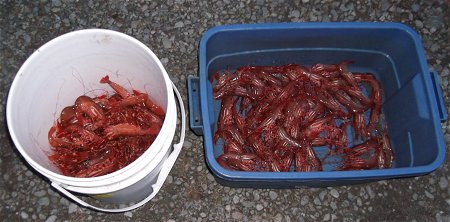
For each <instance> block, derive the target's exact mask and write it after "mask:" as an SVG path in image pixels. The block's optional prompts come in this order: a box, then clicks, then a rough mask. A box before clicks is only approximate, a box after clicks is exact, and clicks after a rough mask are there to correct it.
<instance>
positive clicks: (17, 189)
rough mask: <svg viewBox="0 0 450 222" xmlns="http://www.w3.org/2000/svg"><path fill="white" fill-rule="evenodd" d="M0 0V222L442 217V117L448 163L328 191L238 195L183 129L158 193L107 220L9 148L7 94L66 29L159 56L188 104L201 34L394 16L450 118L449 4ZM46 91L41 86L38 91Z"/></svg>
mask: <svg viewBox="0 0 450 222" xmlns="http://www.w3.org/2000/svg"><path fill="white" fill-rule="evenodd" d="M340 2H341V1H334V0H320V1H312V0H311V1H310V0H302V1H287V0H284V1H283V0H282V1H264V0H257V1H251V0H248V1H229V0H212V1H205V0H202V1H193V0H168V1H140V0H139V1H138V0H136V1H110V2H107V1H93V0H88V1H78V0H53V1H8V0H6V1H0V114H1V115H0V116H1V117H2V118H0V123H1V126H2V127H1V128H0V166H1V168H0V169H1V174H2V175H1V177H0V218H1V219H0V220H4V221H131V220H133V221H319V220H324V221H450V187H449V180H450V173H449V169H450V167H449V163H448V156H449V154H448V149H449V148H448V147H450V125H449V121H446V122H443V123H442V130H443V132H444V134H445V141H446V145H447V154H446V156H447V158H446V161H445V163H444V164H443V165H442V166H441V167H440V168H439V169H438V170H436V171H435V172H433V173H431V174H429V175H426V176H421V177H415V178H405V179H394V180H386V181H378V182H372V183H366V184H361V185H352V186H340V187H330V188H300V189H283V190H277V189H243V188H229V187H225V186H222V185H220V184H218V183H216V182H215V180H214V177H213V175H212V174H211V173H210V172H209V171H208V168H207V166H206V164H205V160H204V154H203V153H204V150H203V138H202V137H198V136H196V135H194V134H193V133H192V132H191V131H188V132H187V137H186V142H185V144H184V149H183V151H182V153H181V155H180V157H179V159H178V160H177V162H176V165H175V167H174V169H173V170H172V172H171V173H170V176H169V177H168V179H167V180H166V182H165V184H164V186H163V188H162V190H161V191H160V193H159V194H158V195H157V196H156V197H155V198H154V199H153V200H152V201H151V202H149V203H147V204H146V205H144V206H143V207H141V208H139V209H137V210H133V211H130V212H126V213H119V214H105V213H99V212H96V211H92V210H88V209H85V208H83V207H80V206H78V205H76V204H74V203H73V202H72V201H70V200H68V199H67V198H66V197H64V196H63V195H61V194H60V193H58V192H56V191H55V190H54V189H52V188H50V186H49V184H48V182H47V181H46V180H44V178H42V176H40V175H39V174H38V173H36V172H35V171H34V170H31V168H30V166H29V165H27V164H26V163H25V161H24V159H23V158H22V157H21V156H20V154H19V153H18V152H17V150H16V148H15V146H14V144H13V143H12V141H11V139H10V136H9V133H8V129H7V126H6V118H5V110H6V99H7V94H8V90H9V88H10V85H11V83H12V80H13V78H14V76H15V75H16V73H17V71H18V69H19V68H20V66H21V65H22V63H23V62H24V61H25V60H26V59H27V57H28V56H30V55H31V54H32V53H33V52H34V51H35V50H36V49H37V48H38V47H40V46H41V45H43V44H44V43H46V42H47V41H49V40H51V39H53V38H55V37H57V36H59V35H61V34H64V33H67V32H69V31H73V30H79V29H86V28H105V29H112V30H117V31H120V32H123V33H126V34H128V35H131V36H133V37H135V38H137V39H138V40H140V41H142V42H143V43H144V44H146V45H147V46H149V47H150V48H151V49H152V50H153V51H154V52H155V53H156V55H157V56H158V57H159V58H160V59H161V61H162V63H163V64H164V66H165V68H166V69H167V71H168V73H169V75H170V77H171V79H172V80H173V82H174V83H175V84H176V85H177V86H178V88H179V89H180V90H181V93H182V96H183V99H184V102H185V104H186V105H187V90H186V77H187V75H188V74H197V71H198V44H199V40H200V38H201V35H202V33H204V32H205V31H206V30H208V29H210V28H212V27H214V26H216V25H221V24H240V23H267V22H304V21H380V22H383V21H396V22H402V23H405V24H407V25H410V26H411V27H412V28H414V29H415V30H417V32H418V33H419V35H420V36H421V38H422V42H423V45H424V48H425V51H426V57H427V61H428V65H429V67H430V68H433V69H435V70H437V71H438V73H439V74H440V77H441V78H440V84H441V87H442V89H443V96H444V101H445V104H446V109H447V112H448V113H450V109H449V106H448V105H449V104H450V97H449V92H450V89H449V87H450V86H449V79H450V65H449V62H450V56H449V55H450V50H449V49H450V44H449V42H450V41H449V39H450V34H449V33H450V23H449V22H450V10H449V7H450V2H449V1H443V0H440V1H400V0H398V1H388V0H382V1H367V0H357V1H354V0H344V1H342V3H340ZM43 90H45V89H43Z"/></svg>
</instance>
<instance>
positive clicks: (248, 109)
mask: <svg viewBox="0 0 450 222" xmlns="http://www.w3.org/2000/svg"><path fill="white" fill-rule="evenodd" d="M349 63H350V62H348V61H345V62H342V63H340V64H315V65H313V66H311V67H306V66H301V65H297V64H288V65H283V66H245V67H240V68H238V69H237V70H236V71H235V72H230V71H223V72H221V73H219V72H216V73H215V75H214V79H213V80H212V81H213V83H214V85H213V96H214V99H216V100H221V110H220V113H219V119H218V122H217V130H216V132H215V135H214V143H215V144H217V143H218V141H219V140H222V142H223V154H221V155H220V156H218V157H217V158H216V160H217V162H218V163H219V164H220V165H221V166H222V167H224V168H225V169H228V170H240V171H272V172H285V171H299V172H311V171H322V170H323V163H324V161H325V159H326V158H329V157H332V156H334V157H337V156H339V158H340V159H341V161H340V163H339V164H338V166H337V167H336V170H362V169H373V168H379V169H383V168H390V167H391V166H392V163H393V160H394V155H393V151H392V147H391V143H390V139H389V137H388V135H387V124H386V123H385V122H384V118H383V115H382V113H381V108H382V89H381V86H380V83H379V82H378V81H377V80H376V79H375V77H374V76H373V75H372V74H370V73H352V72H350V71H348V68H347V66H348V64H349ZM349 144H351V145H352V146H351V147H350V146H349ZM323 146H326V147H328V151H327V154H326V155H325V156H324V157H323V158H322V159H320V158H319V157H318V155H317V154H316V151H315V149H314V147H323Z"/></svg>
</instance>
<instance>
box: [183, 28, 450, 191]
mask: <svg viewBox="0 0 450 222" xmlns="http://www.w3.org/2000/svg"><path fill="white" fill-rule="evenodd" d="M199 59H200V67H199V77H198V78H196V77H190V78H189V81H188V82H189V83H188V85H189V91H190V92H189V102H190V115H191V116H190V117H191V119H190V121H191V122H190V124H191V129H192V130H193V131H194V132H195V133H197V134H199V135H201V134H203V136H204V147H205V155H206V163H207V165H208V167H209V168H210V170H211V171H212V173H213V174H214V175H215V177H216V179H217V181H218V182H220V183H221V184H224V185H228V186H233V187H257V188H261V187H275V188H286V187H301V186H333V185H341V184H351V183H360V182H368V181H372V180H381V179H387V178H398V177H410V176H418V175H424V174H427V173H430V172H432V171H434V170H435V169H437V168H438V167H439V166H440V165H441V164H442V163H443V161H444V159H445V142H444V138H443V133H442V129H441V125H440V121H443V120H445V119H446V118H447V114H446V112H445V107H444V105H443V101H442V95H441V91H440V87H439V82H438V79H437V78H438V75H437V74H436V73H434V72H430V71H429V70H428V65H427V63H426V59H425V55H424V51H423V48H422V44H421V41H420V39H419V36H418V35H417V33H416V32H415V31H414V30H412V29H411V28H409V27H408V26H405V25H403V24H398V23H353V22H348V23H282V24H251V25H225V26H219V27H215V28H212V29H210V30H209V31H207V32H206V33H205V34H204V35H203V37H202V39H201V42H200V51H199ZM343 60H351V61H354V65H353V66H349V69H350V71H355V72H356V71H358V72H371V73H373V74H374V75H375V76H376V77H377V79H378V80H379V81H380V82H381V84H382V88H383V93H384V95H383V101H384V103H383V113H384V115H385V118H386V121H387V123H388V126H389V135H390V138H391V142H392V146H393V149H394V152H395V162H394V166H393V168H390V169H376V170H362V171H323V172H308V173H304V172H284V173H275V172H242V171H229V170H225V169H224V168H222V167H221V166H220V165H219V164H218V163H217V161H216V160H215V158H216V157H217V156H219V155H220V154H221V153H222V152H223V150H222V147H221V145H220V144H217V145H214V144H213V141H212V137H213V135H214V132H215V130H216V122H217V119H218V115H219V110H220V101H216V100H214V99H213V96H212V85H211V82H210V80H209V79H210V78H211V75H213V74H214V72H216V71H220V70H225V69H229V70H234V69H236V68H237V67H240V66H246V65H283V64H288V63H297V64H302V65H312V64H315V63H339V62H341V61H343Z"/></svg>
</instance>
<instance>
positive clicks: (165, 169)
mask: <svg viewBox="0 0 450 222" xmlns="http://www.w3.org/2000/svg"><path fill="white" fill-rule="evenodd" d="M172 87H173V90H174V92H175V94H176V96H177V98H178V103H179V105H180V112H181V133H180V134H181V135H180V141H179V142H178V143H177V144H174V145H173V151H172V153H171V154H170V155H169V156H168V157H167V159H166V160H165V161H164V163H163V165H162V167H161V171H160V172H159V174H158V179H157V180H156V183H155V184H153V185H152V188H153V192H152V193H151V194H150V195H149V196H148V197H146V198H145V199H143V200H141V201H140V202H138V203H136V204H134V205H132V206H128V207H124V208H115V209H109V208H102V207H96V206H93V205H91V204H89V203H87V202H85V201H84V200H82V199H80V198H79V197H77V196H75V195H73V194H72V193H71V192H70V191H68V190H66V189H65V188H64V187H63V186H62V185H61V184H60V183H57V182H54V181H52V183H51V185H52V186H53V187H54V188H55V189H57V190H58V191H59V192H61V193H62V194H64V195H66V196H67V197H69V198H70V199H72V200H73V201H75V202H77V203H78V204H80V205H82V206H84V207H87V208H90V209H93V210H97V211H101V212H107V213H121V212H126V211H130V210H134V209H136V208H138V207H141V206H142V205H144V204H146V203H147V202H149V201H150V200H151V199H153V197H155V196H156V194H157V193H158V192H159V190H160V189H161V187H162V185H163V184H164V181H165V180H166V178H167V176H168V175H169V172H170V170H171V169H172V167H173V165H174V164H175V161H176V160H177V158H178V155H179V154H180V152H181V148H182V147H183V143H184V137H185V134H186V120H185V118H183V117H185V116H186V111H185V110H184V104H183V100H182V98H181V95H180V92H179V91H178V89H177V87H176V86H175V85H174V84H173V83H172Z"/></svg>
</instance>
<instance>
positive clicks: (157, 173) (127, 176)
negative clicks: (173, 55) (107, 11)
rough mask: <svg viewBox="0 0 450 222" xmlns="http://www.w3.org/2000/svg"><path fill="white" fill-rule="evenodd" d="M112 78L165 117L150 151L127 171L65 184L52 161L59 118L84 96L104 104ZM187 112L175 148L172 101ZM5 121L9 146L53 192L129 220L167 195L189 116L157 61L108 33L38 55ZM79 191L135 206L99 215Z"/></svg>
mask: <svg viewBox="0 0 450 222" xmlns="http://www.w3.org/2000/svg"><path fill="white" fill-rule="evenodd" d="M107 74H108V75H109V76H110V78H111V80H112V81H115V82H117V83H119V84H120V85H122V86H124V87H126V88H127V89H129V90H131V89H137V90H140V91H146V92H147V93H148V94H149V96H150V97H151V98H152V100H153V101H155V103H157V104H158V105H160V106H161V107H162V108H163V109H164V110H165V111H166V116H165V119H164V123H163V126H162V128H161V130H160V132H159V134H158V136H157V137H156V139H155V141H154V142H153V143H152V145H151V146H150V147H149V148H148V149H147V151H146V152H144V154H142V156H140V157H139V158H138V159H137V160H135V161H134V162H132V163H131V164H129V165H128V166H126V167H124V168H122V169H120V170H118V171H116V172H113V173H110V174H107V175H103V176H99V177H92V178H77V177H69V176H64V175H62V174H61V173H60V171H59V170H58V169H57V167H55V166H54V165H53V164H52V163H51V161H49V159H48V155H49V154H50V153H51V152H52V151H51V148H50V145H49V143H48V138H47V132H48V130H49V129H50V127H51V126H52V125H53V124H54V123H55V121H56V119H57V118H58V115H59V113H60V112H61V110H62V109H63V108H64V107H66V106H68V105H72V104H73V103H74V101H75V99H76V98H77V97H78V96H80V95H83V94H86V95H88V96H98V95H102V94H104V93H105V91H108V92H109V93H112V89H110V88H109V86H107V85H104V84H100V83H99V80H100V78H101V77H103V76H105V75H107ZM172 90H173V91H174V92H175V94H176V95H177V98H178V100H179V105H180V108H181V120H182V121H181V122H182V126H181V136H180V142H179V143H177V144H175V145H173V149H172V142H173V138H174V134H175V129H176V122H177V107H176V101H175V97H174V93H172ZM6 117H7V122H8V128H9V131H10V134H11V138H12V140H13V141H14V144H15V145H16V147H17V149H18V150H19V152H20V153H21V154H22V156H23V157H24V158H25V160H26V161H27V162H28V163H29V164H30V165H31V166H32V167H33V168H34V169H36V170H37V171H38V172H39V173H41V174H42V175H44V176H45V177H47V178H48V179H49V180H50V181H51V184H52V186H53V187H55V188H56V189H57V190H59V191H60V192H62V193H63V194H65V195H66V196H68V197H69V198H71V199H72V200H74V201H76V202H78V203H79V204H81V205H83V206H86V207H90V208H92V209H96V210H100V211H105V212H123V211H127V210H131V209H134V208H137V207H139V206H142V205H143V204H145V203H146V202H148V201H149V200H150V199H152V198H153V197H154V196H155V195H156V194H157V193H158V191H159V189H160V188H161V186H162V184H163V183H164V181H165V179H166V177H167V175H168V173H169V172H170V170H171V168H172V166H173V164H174V163H175V160H176V159H177V157H178V155H179V153H180V151H181V147H182V145H183V141H184V134H185V111H184V107H183V102H182V99H181V96H180V94H179V92H178V90H177V89H176V87H175V86H174V85H173V83H172V82H171V81H170V79H169V76H168V74H167V72H166V71H165V69H164V67H163V66H162V64H161V62H160V61H159V59H158V58H157V57H156V55H155V54H154V53H153V52H152V51H151V50H150V49H149V48H148V47H146V46H145V45H144V44H142V43H141V42H139V41H138V40H136V39H134V38H132V37H130V36H128V35H125V34H122V33H119V32H115V31H110V30H103V29H87V30H80V31H74V32H71V33H68V34H65V35H62V36H60V37H57V38H55V39H53V40H51V41H50V42H48V43H47V44H45V45H43V46H42V47H40V48H39V49H38V50H37V51H36V52H34V53H33V54H32V55H31V56H30V57H29V58H28V59H27V61H25V63H24V64H23V65H22V67H21V68H20V70H19V71H18V73H17V75H16V77H15V79H14V81H13V83H12V86H11V89H10V91H9V95H8V102H7V109H6ZM69 191H73V192H76V193H80V194H87V195H90V196H92V197H95V198H97V199H99V200H102V201H105V202H115V203H130V202H138V203H137V204H135V205H133V206H130V207H126V208H122V209H103V208H99V207H94V206H92V205H90V204H88V203H86V202H84V201H82V200H81V199H79V198H78V197H77V196H74V195H73V194H72V193H71V192H69Z"/></svg>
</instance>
